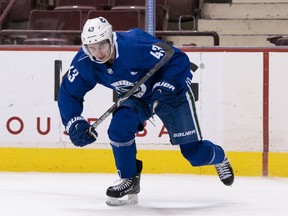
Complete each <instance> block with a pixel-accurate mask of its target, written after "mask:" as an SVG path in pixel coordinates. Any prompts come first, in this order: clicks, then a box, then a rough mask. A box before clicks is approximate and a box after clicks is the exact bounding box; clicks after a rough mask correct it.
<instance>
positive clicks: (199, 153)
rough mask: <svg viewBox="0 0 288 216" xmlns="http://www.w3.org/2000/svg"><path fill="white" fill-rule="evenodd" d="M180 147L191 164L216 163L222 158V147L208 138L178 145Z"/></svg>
mask: <svg viewBox="0 0 288 216" xmlns="http://www.w3.org/2000/svg"><path fill="white" fill-rule="evenodd" d="M180 149H181V153H182V155H183V156H184V157H185V158H186V159H187V160H188V161H189V162H190V163H191V165H192V166H203V165H208V164H217V163H221V162H222V161H223V159H224V151H223V149H222V148H221V147H220V146H217V145H215V144H213V143H212V142H210V141H208V140H203V141H197V142H193V143H189V144H185V145H180Z"/></svg>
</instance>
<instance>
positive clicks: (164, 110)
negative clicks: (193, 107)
mask: <svg viewBox="0 0 288 216" xmlns="http://www.w3.org/2000/svg"><path fill="white" fill-rule="evenodd" d="M176 102H177V95H176V94H174V93H173V92H168V91H165V90H163V89H161V88H157V89H155V90H154V93H153V95H152V98H151V103H150V108H151V111H152V114H155V113H156V114H168V113H170V112H171V110H172V109H173V107H172V104H174V103H176Z"/></svg>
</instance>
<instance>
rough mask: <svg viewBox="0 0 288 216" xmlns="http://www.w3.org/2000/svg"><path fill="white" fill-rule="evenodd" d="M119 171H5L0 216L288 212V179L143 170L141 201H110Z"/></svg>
mask: <svg viewBox="0 0 288 216" xmlns="http://www.w3.org/2000/svg"><path fill="white" fill-rule="evenodd" d="M117 178H118V177H117V175H116V174H115V175H114V174H67V173H6V172H2V173H1V172H0V216H75V215H77V216H92V215H93V216H95V215H99V216H105V215H111V216H130V215H131V216H132V215H133V216H138V215H144V216H148V215H149V216H153V215H156V216H157V215H165V216H169V215H176V216H183V215H221V216H224V215H229V216H231V215H241V216H244V215H253V216H254V215H261V216H263V215H273V216H274V215H277V216H279V215H288V213H287V212H288V178H271V177H237V176H236V178H235V182H234V184H233V186H232V187H227V186H224V185H223V184H222V183H221V182H220V180H219V179H218V176H199V175H171V174H159V175H150V174H143V175H142V179H141V192H140V194H139V196H138V197H139V203H138V205H136V206H123V207H110V206H107V205H106V203H105V201H106V195H105V192H106V189H107V187H108V186H110V185H111V184H113V182H114V181H115V180H117Z"/></svg>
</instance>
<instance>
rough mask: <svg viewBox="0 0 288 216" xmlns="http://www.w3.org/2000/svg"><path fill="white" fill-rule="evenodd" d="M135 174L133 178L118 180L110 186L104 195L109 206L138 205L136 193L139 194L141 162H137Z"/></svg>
mask: <svg viewBox="0 0 288 216" xmlns="http://www.w3.org/2000/svg"><path fill="white" fill-rule="evenodd" d="M136 163H137V173H136V175H135V176H134V177H131V178H126V179H120V182H119V183H118V184H116V185H114V186H110V187H109V188H108V189H107V191H106V195H107V196H108V200H107V201H106V204H107V205H109V206H123V205H135V204H137V203H138V195H137V194H138V193H139V192H140V178H141V171H142V161H140V160H137V161H136Z"/></svg>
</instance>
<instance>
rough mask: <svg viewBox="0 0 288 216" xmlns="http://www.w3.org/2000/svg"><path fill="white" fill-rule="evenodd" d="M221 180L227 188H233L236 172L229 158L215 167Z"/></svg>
mask: <svg viewBox="0 0 288 216" xmlns="http://www.w3.org/2000/svg"><path fill="white" fill-rule="evenodd" d="M215 168H216V171H217V173H218V176H219V178H220V180H221V181H222V182H223V184H224V185H226V186H231V185H232V184H233V182H234V172H233V169H232V166H231V164H230V162H229V160H228V158H227V157H225V159H224V161H223V162H222V163H220V164H216V165H215Z"/></svg>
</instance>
